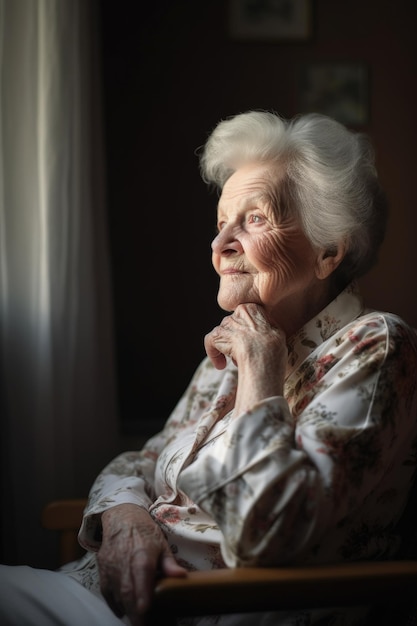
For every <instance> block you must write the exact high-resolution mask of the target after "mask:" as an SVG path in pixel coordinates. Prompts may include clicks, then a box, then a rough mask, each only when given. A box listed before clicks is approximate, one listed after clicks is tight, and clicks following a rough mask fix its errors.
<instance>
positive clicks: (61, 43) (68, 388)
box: [0, 0, 118, 567]
mask: <svg viewBox="0 0 417 626" xmlns="http://www.w3.org/2000/svg"><path fill="white" fill-rule="evenodd" d="M98 21H99V14H98V8H97V6H96V4H95V2H94V1H93V0H0V411H1V423H0V437H1V442H0V445H1V489H2V492H1V494H2V502H1V505H2V515H1V536H2V561H3V562H8V563H12V562H18V563H26V564H33V565H38V566H45V567H48V566H50V565H51V564H52V547H53V542H52V538H49V533H50V531H49V533H47V531H44V530H42V528H41V526H40V512H41V508H42V506H43V505H44V504H45V503H46V502H47V501H48V500H50V499H52V498H56V497H68V496H83V495H86V493H87V490H88V487H89V486H90V484H91V481H92V480H93V478H94V477H95V475H96V473H97V472H98V471H99V470H100V469H101V467H102V466H103V465H104V464H105V463H107V461H108V460H109V459H110V458H111V457H112V456H113V454H115V453H116V451H118V429H117V411H116V402H115V383H114V372H113V344H112V316H111V281H110V270H109V252H108V241H107V232H106V219H105V201H104V187H105V183H104V167H103V161H104V159H103V146H102V145H101V138H102V131H101V113H100V93H101V91H100V89H101V87H100V60H99V41H98V33H99V29H98V28H97V25H98Z"/></svg>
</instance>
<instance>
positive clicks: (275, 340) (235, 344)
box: [98, 164, 343, 626]
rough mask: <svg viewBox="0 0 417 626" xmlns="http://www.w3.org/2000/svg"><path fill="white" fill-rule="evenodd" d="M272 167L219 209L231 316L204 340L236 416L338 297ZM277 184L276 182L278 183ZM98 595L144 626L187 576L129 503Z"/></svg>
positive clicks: (121, 512)
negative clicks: (228, 384) (281, 195)
mask: <svg viewBox="0 0 417 626" xmlns="http://www.w3.org/2000/svg"><path fill="white" fill-rule="evenodd" d="M276 184H277V179H276V169H275V172H274V174H272V169H271V166H270V165H265V164H249V165H246V166H244V167H241V168H239V169H238V170H237V171H236V172H235V173H234V174H233V175H232V176H231V177H230V178H229V180H228V181H227V182H226V184H225V186H224V188H223V192H222V195H221V197H220V201H219V207H218V234H217V236H216V237H215V239H214V241H213V243H212V260H213V265H214V268H215V270H216V272H217V273H218V274H219V276H220V286H219V293H218V302H219V305H220V306H221V307H222V308H223V309H224V310H225V311H228V312H229V313H230V314H229V315H227V316H226V317H224V319H223V320H222V321H221V323H220V324H219V325H218V326H216V327H215V328H214V329H213V330H212V331H211V332H210V333H208V334H207V335H206V337H205V348H206V352H207V355H208V356H209V358H210V359H211V360H212V362H213V364H214V365H215V367H216V368H218V369H222V368H224V367H225V365H226V357H229V358H231V359H232V360H233V361H234V362H235V364H236V365H237V367H238V370H239V381H238V389H237V395H236V401H235V406H234V410H233V411H234V416H238V415H241V414H243V413H244V412H246V411H247V410H248V409H250V408H251V407H253V405H254V404H256V402H257V401H259V400H262V399H264V398H266V397H270V396H273V395H282V391H283V384H284V378H285V369H286V363H287V345H286V339H287V337H288V336H290V335H291V334H292V333H294V332H295V331H296V330H297V329H298V328H299V327H301V326H302V325H303V324H304V323H305V322H306V321H307V320H308V319H310V318H311V317H312V316H313V315H315V314H316V313H318V312H319V311H320V310H321V309H322V308H323V307H324V306H326V304H327V303H328V302H329V301H330V300H331V299H332V296H331V295H330V289H329V280H328V279H329V276H330V274H331V273H332V271H333V270H334V269H335V268H336V267H337V265H338V263H339V262H340V261H341V259H342V257H343V250H341V249H340V250H338V251H337V252H336V253H332V255H326V254H325V253H324V252H323V251H320V250H314V249H313V247H312V246H311V244H310V243H309V241H308V240H307V238H306V236H305V235H304V233H303V231H302V229H301V227H300V224H299V223H298V221H297V220H296V219H295V218H294V217H293V216H291V215H289V214H288V211H285V210H283V211H281V212H280V211H278V210H277V206H276V205H277V202H276V197H277V190H276ZM278 184H279V181H278ZM102 524H103V543H102V546H101V548H100V550H99V552H98V565H99V571H100V580H101V588H102V592H103V594H104V597H105V598H106V600H107V602H108V604H109V605H110V607H111V608H112V609H113V611H114V612H115V613H116V615H118V616H122V615H123V614H124V613H126V614H127V615H128V616H129V618H130V620H131V622H132V624H133V625H134V626H139V625H141V624H142V623H143V622H142V615H143V613H144V612H145V611H146V609H147V608H148V607H149V604H150V602H151V598H152V592H153V588H154V586H155V581H156V580H157V578H158V577H160V576H176V577H180V576H185V575H186V571H185V570H184V569H183V568H182V567H180V566H179V565H178V564H177V563H176V561H175V559H174V557H173V555H172V553H171V551H170V549H169V547H168V545H167V542H166V540H165V538H164V535H163V533H162V531H161V530H160V528H159V527H158V526H157V525H156V524H155V523H154V522H153V520H152V518H151V517H150V515H149V514H148V513H147V512H146V511H145V510H143V509H141V508H140V507H138V506H136V505H131V504H123V505H118V506H116V507H113V508H112V509H109V510H108V511H106V512H105V513H103V515H102Z"/></svg>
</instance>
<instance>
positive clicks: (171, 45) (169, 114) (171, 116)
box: [101, 0, 417, 433]
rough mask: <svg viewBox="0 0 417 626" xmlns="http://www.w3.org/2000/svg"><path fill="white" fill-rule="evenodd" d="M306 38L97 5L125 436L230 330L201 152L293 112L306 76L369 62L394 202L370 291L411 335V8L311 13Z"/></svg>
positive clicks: (180, 8) (209, 13) (328, 8)
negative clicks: (231, 129) (309, 70)
mask: <svg viewBox="0 0 417 626" xmlns="http://www.w3.org/2000/svg"><path fill="white" fill-rule="evenodd" d="M311 7H312V34H311V37H310V38H309V39H307V40H305V41H301V42H300V41H287V42H263V41H254V42H249V41H246V42H245V41H243V42H242V41H235V40H233V39H232V38H231V36H230V31H229V22H228V1H227V0H210V1H209V2H200V1H196V0H189V1H186V0H170V1H168V0H166V1H160V2H149V3H145V2H143V3H142V2H137V1H129V0H124V1H123V2H120V3H115V2H113V1H112V0H101V20H102V58H103V82H104V101H105V124H106V128H105V130H106V146H107V191H108V207H109V223H110V238H111V249H112V266H113V284H114V306H115V320H116V326H115V333H116V344H117V345H116V347H117V354H118V372H119V397H120V410H121V419H122V423H123V424H124V428H125V430H127V431H129V429H130V430H131V429H132V428H133V429H134V430H135V431H136V432H143V433H148V432H151V431H155V430H156V429H157V428H158V427H159V425H160V422H159V421H158V420H162V421H164V420H165V418H166V417H167V415H168V413H169V412H170V410H171V409H172V408H173V406H174V404H175V403H176V401H177V400H178V398H179V396H180V394H181V393H182V392H183V390H184V389H185V386H186V384H187V383H188V381H189V378H190V376H191V374H192V372H193V371H194V369H195V367H196V365H197V364H198V362H199V361H200V360H201V358H202V357H203V356H204V349H203V337H204V334H205V333H206V332H208V331H209V330H211V328H212V327H213V326H214V325H215V324H216V323H217V322H218V321H219V320H220V319H221V317H222V312H221V311H220V309H219V308H218V306H217V304H216V293H217V279H216V276H215V274H214V270H213V269H212V267H211V257H210V241H211V238H212V236H213V233H214V226H215V206H216V197H215V196H214V195H213V194H210V193H209V192H208V190H207V189H206V187H205V185H204V184H203V182H202V181H201V179H200V177H199V172H198V161H197V157H196V155H195V150H196V148H197V147H198V146H199V145H201V144H202V143H203V142H204V141H205V138H206V136H207V133H208V132H209V131H210V130H211V129H212V127H213V126H214V125H215V124H216V123H217V121H218V120H219V119H220V118H222V117H225V116H229V115H232V114H234V113H237V112H240V111H245V110H247V109H251V108H266V109H274V110H277V111H278V112H279V113H281V114H282V115H284V116H292V115H294V114H295V113H297V112H299V111H298V108H297V107H298V97H297V93H298V92H297V84H298V78H297V77H298V74H299V70H300V67H301V66H302V65H303V64H304V63H306V62H311V61H326V62H327V61H329V62H333V61H360V62H361V63H364V64H365V65H366V67H367V68H368V69H369V78H370V81H369V120H368V121H367V122H366V125H365V127H364V128H363V130H365V131H366V132H368V133H369V134H370V135H371V137H372V138H373V140H374V143H375V146H376V149H377V160H378V165H379V168H380V172H381V177H382V179H383V183H384V185H385V187H386V190H387V192H388V196H389V198H390V201H391V205H392V215H391V225H390V231H389V235H388V237H387V241H386V244H385V246H384V250H383V253H382V255H381V260H380V263H379V266H378V267H377V268H376V269H375V270H373V271H372V273H371V274H370V275H369V276H368V277H367V278H366V279H364V280H363V281H362V283H363V288H364V291H365V295H366V296H367V297H368V298H369V301H370V304H373V305H375V306H377V307H382V308H385V309H391V310H395V311H396V312H398V313H400V314H401V315H403V316H405V317H406V318H407V319H408V320H409V321H410V322H411V323H412V324H415V325H416V326H417V311H416V308H415V304H414V296H413V294H412V293H411V290H410V288H409V281H410V279H411V280H414V278H413V271H414V267H416V266H417V258H416V257H417V251H416V248H417V247H416V246H415V245H414V239H415V234H414V230H413V228H412V227H411V228H410V226H414V224H415V221H414V211H415V201H414V188H413V187H414V183H413V178H414V177H415V173H414V167H415V166H414V163H415V159H414V157H413V155H414V144H415V140H416V120H415V101H414V99H413V98H414V96H413V92H414V89H415V83H416V79H415V76H416V54H415V53H416V46H415V43H414V41H415V32H414V20H413V19H412V17H413V13H412V12H413V2H412V1H411V0H410V1H407V0H399V1H397V2H392V1H390V0H368V1H367V2H364V1H363V0H351V1H350V2H344V3H339V2H334V0H319V1H314V0H312V2H311Z"/></svg>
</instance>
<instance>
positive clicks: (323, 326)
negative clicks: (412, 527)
mask: <svg viewBox="0 0 417 626" xmlns="http://www.w3.org/2000/svg"><path fill="white" fill-rule="evenodd" d="M200 164H201V171H202V176H203V178H204V180H205V181H206V182H207V183H209V184H212V185H215V186H216V187H217V188H218V189H219V201H218V207H217V230H218V232H217V235H216V237H215V238H214V240H213V243H212V260H213V265H214V269H215V270H216V272H217V273H218V275H219V278H220V285H219V292H218V303H219V305H220V307H221V308H222V309H224V310H225V311H226V312H227V313H228V314H227V315H226V316H225V317H224V318H223V320H222V321H221V322H220V324H219V325H218V326H217V327H215V328H214V329H213V330H212V331H211V332H209V333H208V334H207V336H206V337H205V348H206V352H207V356H206V358H205V359H204V360H203V361H202V363H201V364H200V366H199V367H198V369H197V371H196V373H195V375H194V377H193V378H192V380H191V382H190V384H189V387H188V389H187V390H186V392H185V394H184V395H183V397H182V398H181V399H180V401H179V403H178V405H177V406H176V408H175V409H174V411H173V413H172V415H171V416H170V417H169V419H168V420H167V422H166V425H165V427H164V429H163V430H162V431H161V432H160V433H158V434H157V435H155V436H154V437H152V438H151V439H150V440H149V441H148V442H147V443H146V445H145V446H144V448H143V449H142V450H141V451H138V452H136V451H135V452H127V453H124V454H122V455H120V456H119V457H118V458H116V459H115V460H113V461H112V462H111V463H110V464H109V465H108V466H107V467H106V468H105V469H104V470H103V472H102V473H101V474H100V475H99V476H98V478H97V480H96V481H95V483H94V485H93V486H92V489H91V492H90V498H89V503H88V506H87V508H86V510H85V515H84V520H83V523H82V527H81V530H80V535H79V537H80V542H81V544H82V545H83V546H84V547H85V548H87V550H88V551H89V552H88V553H87V555H86V557H84V558H83V559H82V560H81V561H79V562H76V563H72V564H70V565H69V566H67V567H66V568H64V570H63V571H62V572H60V573H51V572H47V573H45V575H46V576H49V577H50V578H51V579H53V580H54V581H57V582H54V583H53V585H54V587H53V588H54V590H55V596H56V597H57V598H59V602H57V606H56V608H55V609H53V608H51V603H52V600H51V599H50V597H49V600H48V602H47V601H46V599H45V603H44V604H45V605H46V604H48V611H49V613H47V614H48V615H49V621H48V618H46V617H45V618H44V621H42V624H43V625H44V624H50V623H57V622H56V621H55V622H54V621H53V620H54V619H57V617H56V618H54V617H52V618H51V617H50V616H51V615H52V616H53V615H54V613H53V611H54V610H56V612H57V616H59V614H60V613H61V615H62V597H63V596H66V597H67V598H68V597H69V593H70V592H71V594H72V595H75V596H76V597H77V598H81V600H78V604H77V606H76V607H73V608H72V609H71V610H70V608H68V613H67V615H68V617H67V621H65V620H64V622H63V623H65V624H81V623H86V622H82V621H81V618H80V616H79V615H78V617H74V615H75V612H76V611H80V610H81V615H85V614H86V612H87V611H89V618H88V619H89V621H88V624H101V625H102V624H117V623H120V621H121V620H122V619H123V620H124V621H126V623H131V624H140V623H141V615H142V614H143V612H144V611H146V608H147V607H148V606H149V603H150V599H151V596H152V589H153V585H154V582H155V578H156V577H157V575H160V574H162V575H164V576H184V575H185V574H186V571H187V570H199V569H211V568H224V567H247V566H272V565H280V564H295V563H325V562H326V563H328V562H337V561H349V560H358V559H380V558H384V557H388V556H392V555H394V554H396V553H397V552H398V550H399V547H400V541H399V540H400V538H399V536H398V535H397V533H396V530H395V529H396V526H397V524H398V522H399V520H400V518H401V515H402V513H403V510H404V507H405V504H406V501H407V496H408V492H409V487H410V484H411V480H412V477H413V473H414V471H415V464H416V460H415V446H416V443H417V420H416V400H417V394H416V375H415V372H416V371H417V342H416V338H415V333H414V331H413V329H411V328H410V327H409V326H408V325H407V324H406V323H405V322H404V321H403V320H402V319H400V318H399V317H397V316H396V315H393V314H390V313H383V312H378V311H374V310H370V309H367V308H365V307H364V304H363V302H362V300H361V297H360V295H359V292H358V287H357V283H356V279H357V278H358V277H359V276H361V275H363V274H364V273H365V272H366V271H368V270H369V269H370V268H371V267H372V266H373V264H374V263H375V262H376V259H377V252H378V249H379V246H380V244H381V241H382V239H383V235H384V230H385V222H386V202H385V198H384V194H383V193H382V191H381V188H380V185H379V182H378V178H377V173H376V170H375V165H374V158H373V152H372V149H371V147H370V144H369V143H368V141H367V139H366V138H365V137H364V136H362V135H360V134H355V133H353V132H351V131H349V130H347V129H346V128H345V127H344V126H342V125H341V124H339V123H338V122H336V121H334V120H332V119H330V118H327V117H325V116H321V115H315V114H313V115H306V116H301V117H297V118H295V119H294V120H292V121H286V120H284V119H281V118H280V116H278V115H276V114H275V113H271V112H265V111H251V112H247V113H243V114H239V115H236V116H235V117H232V118H230V119H226V120H224V121H221V122H220V123H219V124H218V126H217V127H216V128H215V129H214V131H213V132H212V134H211V135H210V136H209V138H208V141H207V143H206V144H205V146H204V147H203V149H202V150H201V153H200ZM8 569H9V570H10V568H8ZM12 569H13V568H12ZM16 569H17V570H20V580H23V579H24V580H25V581H26V582H25V583H24V584H26V585H28V584H29V583H28V582H27V581H28V580H30V579H31V580H32V579H33V576H35V574H36V575H39V572H37V571H36V570H30V568H16ZM23 570H24V571H25V572H26V573H25V576H23V574H22V571H23ZM3 578H5V576H3ZM16 578H17V576H15V577H14V579H15V580H14V590H15V591H14V592H15V594H16V593H18V592H16V588H17V587H18V583H17V582H16ZM10 579H11V575H10V572H9V575H8V576H7V581H8V582H7V581H6V582H4V581H3V582H2V585H3V589H4V588H6V585H8V587H7V588H9V587H10V586H11V585H13V583H11V582H10ZM80 583H81V584H80ZM33 584H34V583H33V580H32V588H34V587H33ZM48 584H49V583H48ZM50 584H52V583H50ZM20 585H21V586H22V585H23V583H20ZM50 595H52V594H50ZM103 598H104V599H105V600H106V601H107V604H108V605H109V606H110V607H111V609H112V611H113V612H112V611H110V609H109V608H108V606H107V604H106V603H105V602H104V600H103ZM27 602H28V601H27ZM73 604H75V603H73ZM93 605H94V606H93ZM38 606H39V594H38ZM80 607H81V608H80ZM21 610H22V611H23V610H24V609H21ZM25 610H26V611H27V609H25ZM45 611H46V609H45ZM4 612H7V607H6V609H4ZM83 612H84V613H83ZM0 615H1V609H0ZM123 615H124V616H125V617H124V618H122V616H123ZM116 616H119V617H116ZM323 617H324V612H323V611H321V612H317V611H316V612H312V613H311V615H309V616H307V615H302V614H296V613H285V614H284V613H278V614H275V615H264V616H263V618H259V616H256V617H253V616H249V617H246V618H244V617H243V616H221V617H219V618H218V621H216V623H218V624H239V625H243V624H245V625H246V624H275V625H281V624H282V625H284V624H285V625H289V624H298V625H300V624H307V623H308V624H310V623H313V621H309V620H319V619H321V618H323ZM333 618H334V621H333V622H332V624H337V623H343V624H348V623H352V624H353V623H358V622H357V621H355V620H357V619H358V618H357V616H356V615H355V612H352V614H351V615H348V614H347V613H346V614H340V615H339V614H337V613H336V612H335V613H334V614H333ZM51 619H52V621H51ZM77 619H78V621H77ZM262 619H263V621H262ZM338 619H339V620H340V621H339V622H338V621H337V620H338ZM349 619H350V620H351V621H349ZM5 620H6V621H3V622H2V623H9V622H8V621H7V618H5ZM22 623H25V624H31V623H38V622H31V621H30V619H26V621H22ZM39 623H40V622H39ZM60 623H61V622H60ZM187 623H190V622H187ZM196 623H198V624H206V623H211V622H210V621H209V620H208V618H201V619H199V620H196Z"/></svg>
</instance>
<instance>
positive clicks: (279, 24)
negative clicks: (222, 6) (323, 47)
mask: <svg viewBox="0 0 417 626" xmlns="http://www.w3.org/2000/svg"><path fill="white" fill-rule="evenodd" d="M311 19H312V18H311V0H229V31H230V36H231V38H232V39H234V40H242V41H265V42H285V41H303V40H306V39H308V38H309V37H310V35H311Z"/></svg>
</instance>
